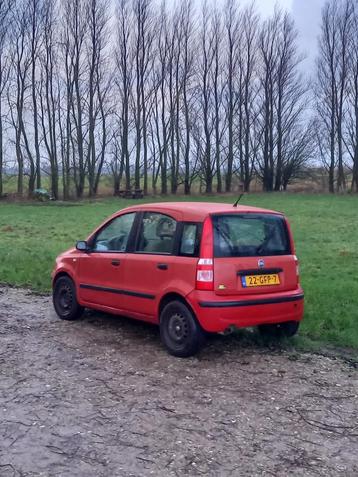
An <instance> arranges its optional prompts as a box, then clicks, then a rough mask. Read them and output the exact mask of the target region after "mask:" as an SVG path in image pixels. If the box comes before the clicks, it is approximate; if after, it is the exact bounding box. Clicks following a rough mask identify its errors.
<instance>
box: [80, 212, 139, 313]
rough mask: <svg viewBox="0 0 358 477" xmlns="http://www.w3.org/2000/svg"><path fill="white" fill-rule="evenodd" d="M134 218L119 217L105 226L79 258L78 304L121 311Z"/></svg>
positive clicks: (131, 216) (131, 215)
mask: <svg viewBox="0 0 358 477" xmlns="http://www.w3.org/2000/svg"><path fill="white" fill-rule="evenodd" d="M135 215H136V214H135V213H133V212H132V213H128V214H123V215H120V216H118V217H116V218H114V219H112V220H111V221H110V222H109V223H107V224H105V225H104V226H103V227H102V229H101V230H100V231H99V232H98V233H97V234H96V236H95V237H94V239H93V241H92V243H91V244H90V246H91V251H90V252H89V253H87V254H84V255H83V256H82V257H81V258H80V265H79V295H80V300H81V302H86V303H88V304H92V305H102V306H107V307H110V308H114V309H118V310H121V309H122V306H123V297H124V295H123V289H124V263H125V259H126V257H127V253H126V250H127V246H128V240H129V238H130V235H131V231H132V227H133V223H134V219H135Z"/></svg>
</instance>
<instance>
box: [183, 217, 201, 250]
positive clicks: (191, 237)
mask: <svg viewBox="0 0 358 477" xmlns="http://www.w3.org/2000/svg"><path fill="white" fill-rule="evenodd" d="M198 249H199V240H198V225H197V224H187V223H184V225H183V233H182V236H181V241H180V255H188V256H191V257H196V256H197V255H198Z"/></svg>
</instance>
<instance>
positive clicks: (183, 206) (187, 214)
mask: <svg viewBox="0 0 358 477" xmlns="http://www.w3.org/2000/svg"><path fill="white" fill-rule="evenodd" d="M124 211H126V212H129V211H143V212H145V211H153V212H161V213H164V214H165V213H167V214H169V215H173V216H175V218H176V219H180V220H185V221H192V222H200V221H203V220H204V219H205V218H206V217H207V216H208V215H210V214H232V213H261V214H262V213H264V214H268V213H271V214H279V215H282V214H281V212H276V211H274V210H269V209H262V208H259V207H250V206H248V205H238V206H237V207H233V204H223V203H217V202H155V203H152V204H140V205H134V206H131V207H127V208H125V209H122V210H121V211H120V212H121V213H123V212H124Z"/></svg>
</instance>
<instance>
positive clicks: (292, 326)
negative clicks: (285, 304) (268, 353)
mask: <svg viewBox="0 0 358 477" xmlns="http://www.w3.org/2000/svg"><path fill="white" fill-rule="evenodd" d="M299 326H300V323H299V321H285V322H284V323H275V324H266V325H259V326H258V329H259V332H260V334H261V335H263V336H272V337H274V338H281V337H285V338H291V337H292V336H294V335H295V334H296V333H297V331H298V328H299Z"/></svg>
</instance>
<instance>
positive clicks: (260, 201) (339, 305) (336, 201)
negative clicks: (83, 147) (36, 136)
mask: <svg viewBox="0 0 358 477" xmlns="http://www.w3.org/2000/svg"><path fill="white" fill-rule="evenodd" d="M152 200H153V199H150V200H149V201H152ZM165 200H185V199H184V198H178V197H176V198H173V197H172V198H167V199H165ZM191 200H215V201H222V202H233V200H234V199H233V198H231V197H208V198H204V199H203V198H202V197H200V198H199V197H196V198H191ZM130 203H133V201H125V200H119V199H105V200H100V201H96V202H82V203H78V204H55V203H50V204H5V203H0V282H2V283H9V284H12V285H17V286H28V287H31V288H32V289H34V290H38V291H48V290H49V289H50V273H51V269H52V267H53V263H54V259H55V257H56V255H57V254H58V253H60V252H61V251H63V250H65V249H66V248H68V247H70V246H72V245H73V244H74V243H75V242H76V240H79V239H84V238H86V236H87V235H88V234H89V233H90V232H91V231H92V230H93V228H94V227H96V226H97V225H98V224H99V223H100V222H101V221H103V220H104V219H105V218H106V217H107V216H108V215H110V214H112V213H113V212H115V211H116V210H118V209H121V208H123V207H125V206H127V205H129V204H130ZM135 203H139V201H135ZM242 203H244V204H250V205H257V206H263V207H267V208H272V209H275V210H281V211H283V212H284V213H285V214H286V215H287V217H288V218H289V220H290V222H291V225H292V229H293V232H294V236H295V242H296V247H297V255H298V256H299V258H300V261H301V276H302V285H303V287H304V290H305V295H306V302H305V303H306V311H305V320H304V323H303V326H302V334H303V335H304V336H305V337H306V339H313V340H320V341H324V342H326V343H332V344H335V345H337V346H348V347H353V348H358V197H356V196H328V195H293V194H257V195H247V196H245V197H244V198H243V199H242Z"/></svg>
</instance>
